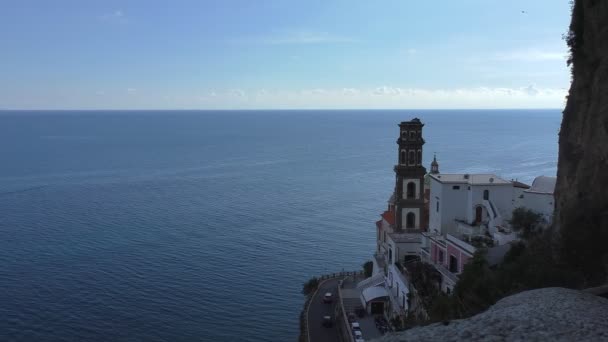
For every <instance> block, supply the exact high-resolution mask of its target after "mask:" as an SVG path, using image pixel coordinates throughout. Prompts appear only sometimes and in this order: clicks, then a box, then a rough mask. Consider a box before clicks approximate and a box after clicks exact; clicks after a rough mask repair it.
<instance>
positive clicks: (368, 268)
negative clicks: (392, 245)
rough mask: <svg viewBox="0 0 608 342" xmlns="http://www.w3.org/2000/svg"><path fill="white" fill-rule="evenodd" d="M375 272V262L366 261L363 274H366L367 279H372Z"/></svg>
mask: <svg viewBox="0 0 608 342" xmlns="http://www.w3.org/2000/svg"><path fill="white" fill-rule="evenodd" d="M373 270H374V263H373V262H371V261H366V262H365V263H364V264H363V273H364V274H365V278H369V277H371V276H372V272H373Z"/></svg>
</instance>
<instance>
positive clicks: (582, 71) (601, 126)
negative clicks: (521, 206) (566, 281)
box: [555, 0, 608, 285]
mask: <svg viewBox="0 0 608 342" xmlns="http://www.w3.org/2000/svg"><path fill="white" fill-rule="evenodd" d="M567 42H568V45H569V46H570V50H571V57H570V60H569V63H572V84H571V87H570V93H569V96H568V102H567V104H566V108H565V110H564V117H563V120H562V126H561V130H560V134H559V161H558V168H557V169H558V171H557V185H556V191H555V196H556V211H555V213H556V217H555V222H556V228H557V229H558V230H559V231H560V232H561V254H562V257H563V261H564V262H566V263H569V264H570V266H572V268H573V269H579V270H581V271H582V273H583V274H584V276H585V278H586V280H587V285H595V284H599V283H602V282H605V281H606V274H607V272H606V271H607V265H608V248H607V247H606V246H608V1H605V0H577V1H575V2H574V4H573V11H572V21H571V24H570V32H569V34H568V36H567Z"/></svg>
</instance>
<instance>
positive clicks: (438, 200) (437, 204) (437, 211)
mask: <svg viewBox="0 0 608 342" xmlns="http://www.w3.org/2000/svg"><path fill="white" fill-rule="evenodd" d="M437 212H439V200H437Z"/></svg>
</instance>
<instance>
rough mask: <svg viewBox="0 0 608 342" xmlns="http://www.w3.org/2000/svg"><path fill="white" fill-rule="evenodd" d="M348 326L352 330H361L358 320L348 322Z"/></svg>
mask: <svg viewBox="0 0 608 342" xmlns="http://www.w3.org/2000/svg"><path fill="white" fill-rule="evenodd" d="M350 327H351V328H352V329H353V331H354V330H359V331H361V325H359V322H352V323H351V324H350Z"/></svg>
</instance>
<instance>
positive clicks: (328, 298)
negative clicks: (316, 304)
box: [323, 292, 334, 303]
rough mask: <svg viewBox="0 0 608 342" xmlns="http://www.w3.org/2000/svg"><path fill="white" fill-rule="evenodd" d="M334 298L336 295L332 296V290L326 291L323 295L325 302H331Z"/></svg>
mask: <svg viewBox="0 0 608 342" xmlns="http://www.w3.org/2000/svg"><path fill="white" fill-rule="evenodd" d="M333 299H334V297H333V296H332V294H331V292H327V293H325V295H324V296H323V303H331V301H332V300H333Z"/></svg>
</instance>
